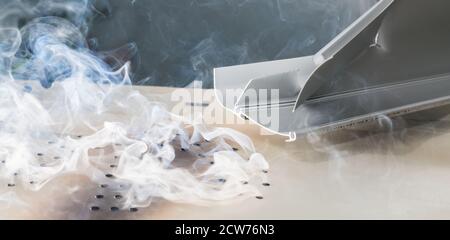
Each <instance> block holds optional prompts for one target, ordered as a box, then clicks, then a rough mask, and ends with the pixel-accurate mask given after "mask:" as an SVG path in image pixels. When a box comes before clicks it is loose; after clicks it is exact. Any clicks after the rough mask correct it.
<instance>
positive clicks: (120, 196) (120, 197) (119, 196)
mask: <svg viewBox="0 0 450 240" xmlns="http://www.w3.org/2000/svg"><path fill="white" fill-rule="evenodd" d="M114 198H115V199H122V195H119V194H117V195H116V196H114Z"/></svg>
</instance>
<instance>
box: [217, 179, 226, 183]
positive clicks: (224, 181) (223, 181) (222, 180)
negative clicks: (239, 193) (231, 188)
mask: <svg viewBox="0 0 450 240" xmlns="http://www.w3.org/2000/svg"><path fill="white" fill-rule="evenodd" d="M219 182H221V183H226V182H227V180H226V179H224V178H221V179H219Z"/></svg>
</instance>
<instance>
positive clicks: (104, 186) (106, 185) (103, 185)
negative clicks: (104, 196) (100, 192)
mask: <svg viewBox="0 0 450 240" xmlns="http://www.w3.org/2000/svg"><path fill="white" fill-rule="evenodd" d="M100 187H101V188H107V187H108V184H101V185H100Z"/></svg>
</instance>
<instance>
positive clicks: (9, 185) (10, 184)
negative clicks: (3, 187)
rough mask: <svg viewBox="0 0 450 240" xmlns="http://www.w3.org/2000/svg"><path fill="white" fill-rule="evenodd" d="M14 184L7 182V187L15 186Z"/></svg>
mask: <svg viewBox="0 0 450 240" xmlns="http://www.w3.org/2000/svg"><path fill="white" fill-rule="evenodd" d="M15 186H16V184H14V183H8V187H15Z"/></svg>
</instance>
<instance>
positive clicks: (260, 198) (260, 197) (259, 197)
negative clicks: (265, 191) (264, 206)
mask: <svg viewBox="0 0 450 240" xmlns="http://www.w3.org/2000/svg"><path fill="white" fill-rule="evenodd" d="M256 199H259V200H262V199H264V197H262V196H257V197H256Z"/></svg>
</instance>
